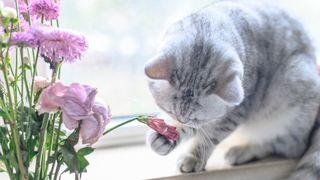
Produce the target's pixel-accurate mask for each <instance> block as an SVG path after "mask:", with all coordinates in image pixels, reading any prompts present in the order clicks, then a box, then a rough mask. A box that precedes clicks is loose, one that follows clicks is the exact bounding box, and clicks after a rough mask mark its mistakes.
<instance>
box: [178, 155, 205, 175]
mask: <svg viewBox="0 0 320 180" xmlns="http://www.w3.org/2000/svg"><path fill="white" fill-rule="evenodd" d="M205 165H206V163H205V161H204V160H201V159H199V158H197V157H195V156H194V155H192V154H186V155H184V156H182V157H180V158H179V160H178V168H179V170H180V172H182V173H191V172H199V171H203V170H204V169H205Z"/></svg>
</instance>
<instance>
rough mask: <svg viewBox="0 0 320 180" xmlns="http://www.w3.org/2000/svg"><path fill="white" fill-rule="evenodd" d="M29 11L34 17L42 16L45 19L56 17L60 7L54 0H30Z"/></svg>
mask: <svg viewBox="0 0 320 180" xmlns="http://www.w3.org/2000/svg"><path fill="white" fill-rule="evenodd" d="M29 11H30V14H31V15H32V16H35V17H36V18H38V19H40V18H42V17H43V18H44V19H45V20H47V21H50V20H54V19H57V18H58V16H59V13H60V7H59V4H58V3H57V2H55V1H54V0H32V1H31V3H30V5H29Z"/></svg>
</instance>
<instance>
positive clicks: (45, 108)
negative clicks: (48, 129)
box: [37, 82, 69, 114]
mask: <svg viewBox="0 0 320 180" xmlns="http://www.w3.org/2000/svg"><path fill="white" fill-rule="evenodd" d="M68 88H69V86H67V85H65V84H63V83H61V82H57V83H54V84H52V85H50V86H49V87H47V88H46V89H44V90H43V91H42V93H41V94H40V97H39V101H38V104H37V108H38V111H39V114H42V113H46V112H47V113H49V112H55V111H57V110H59V107H60V106H61V105H62V104H63V102H64V95H65V93H66V91H67V90H68Z"/></svg>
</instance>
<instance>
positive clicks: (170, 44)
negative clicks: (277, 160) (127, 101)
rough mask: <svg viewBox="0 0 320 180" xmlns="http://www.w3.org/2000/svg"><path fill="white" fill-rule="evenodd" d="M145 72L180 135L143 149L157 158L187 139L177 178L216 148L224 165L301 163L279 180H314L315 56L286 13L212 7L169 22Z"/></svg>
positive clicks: (235, 5)
mask: <svg viewBox="0 0 320 180" xmlns="http://www.w3.org/2000/svg"><path fill="white" fill-rule="evenodd" d="M145 73H146V75H147V76H148V77H149V87H150V90H151V93H152V95H153V97H154V99H155V101H156V103H157V105H158V106H159V107H160V108H161V109H162V110H164V111H165V112H166V113H167V114H169V115H170V116H171V117H172V118H173V119H174V120H176V126H177V127H178V128H179V132H180V136H181V138H180V140H179V141H170V140H167V139H166V138H164V137H163V136H161V135H160V134H158V133H156V132H151V133H149V135H148V137H147V142H148V143H149V144H150V146H151V148H152V149H153V150H154V151H156V152H157V153H159V154H161V155H166V154H168V153H169V152H171V150H173V149H174V148H175V147H176V146H177V145H178V144H179V143H180V141H182V140H184V139H188V138H193V145H192V148H191V149H190V151H189V152H188V153H187V154H185V155H184V156H182V158H181V159H180V161H179V162H178V167H179V169H180V171H181V172H197V171H202V170H204V168H205V165H206V162H207V160H208V158H209V156H210V155H211V153H212V151H213V150H214V149H215V147H216V145H217V144H220V145H221V146H223V147H225V149H227V150H226V151H225V152H224V153H223V155H224V158H225V159H226V160H227V162H228V163H230V164H231V165H235V164H242V163H245V162H248V161H250V160H253V159H260V158H263V157H266V156H268V155H271V154H275V155H280V156H284V157H287V158H301V160H300V162H299V163H298V165H297V167H296V170H295V172H293V173H292V174H291V176H290V177H289V179H306V180H316V179H320V155H319V153H320V132H319V131H317V130H315V131H313V130H312V129H314V127H315V126H316V125H317V124H319V122H317V121H316V117H317V112H318V109H319V105H320V81H319V77H318V71H317V67H316V60H315V53H314V49H313V47H312V45H311V42H310V40H309V38H308V36H307V34H306V32H305V30H304V29H303V27H302V25H301V24H300V23H299V22H298V21H297V20H296V19H295V18H293V17H291V16H290V15H288V13H286V12H284V11H283V10H281V9H279V8H276V7H274V6H271V5H268V4H262V3H261V2H259V1H258V2H253V1H252V2H249V1H218V2H216V3H214V4H213V5H211V6H208V7H206V8H204V9H202V10H200V11H198V12H196V13H194V14H192V15H190V16H188V17H186V18H184V19H182V20H181V21H179V22H177V23H175V24H174V25H173V26H172V27H171V28H170V29H169V30H168V31H167V33H166V35H165V38H164V40H163V43H162V45H161V46H160V48H159V50H158V53H157V55H156V56H155V57H154V58H153V59H151V60H150V61H149V62H148V63H147V65H146V67H145Z"/></svg>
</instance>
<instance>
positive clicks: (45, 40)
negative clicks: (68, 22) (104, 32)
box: [40, 29, 88, 62]
mask: <svg viewBox="0 0 320 180" xmlns="http://www.w3.org/2000/svg"><path fill="white" fill-rule="evenodd" d="M87 48H88V43H87V41H86V39H85V38H84V36H81V35H77V34H75V33H71V32H67V31H63V30H61V29H47V30H46V31H45V32H44V33H43V35H42V37H41V38H40V53H41V55H42V56H43V57H45V58H46V59H47V60H48V61H50V62H60V61H62V60H65V61H67V62H73V61H75V60H76V59H79V58H80V57H81V55H82V54H83V52H84V51H86V50H87Z"/></svg>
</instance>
